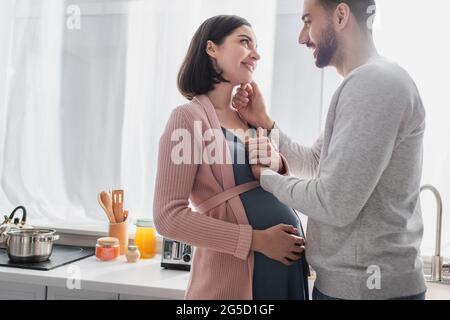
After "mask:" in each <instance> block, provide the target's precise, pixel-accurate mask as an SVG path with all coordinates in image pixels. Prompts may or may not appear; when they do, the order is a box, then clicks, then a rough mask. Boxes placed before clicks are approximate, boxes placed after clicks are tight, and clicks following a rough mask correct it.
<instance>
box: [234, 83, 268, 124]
mask: <svg viewBox="0 0 450 320" xmlns="http://www.w3.org/2000/svg"><path fill="white" fill-rule="evenodd" d="M232 103H233V107H234V108H235V109H236V110H237V111H238V113H239V115H240V116H241V118H242V119H244V120H245V121H247V122H248V123H249V124H251V125H252V126H253V127H255V128H258V127H261V128H264V129H267V130H270V129H273V126H274V121H273V120H272V119H271V118H270V117H269V115H268V114H267V108H266V104H265V102H264V98H263V96H262V94H261V91H260V90H259V87H258V85H257V84H256V83H255V82H252V83H249V84H242V85H241V87H240V88H238V89H237V92H236V94H235V95H234V97H233V101H232Z"/></svg>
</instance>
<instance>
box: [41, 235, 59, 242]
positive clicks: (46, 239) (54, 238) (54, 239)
mask: <svg viewBox="0 0 450 320" xmlns="http://www.w3.org/2000/svg"><path fill="white" fill-rule="evenodd" d="M56 240H59V234H54V235H51V236H48V237H45V238H41V240H40V241H42V242H44V241H56Z"/></svg>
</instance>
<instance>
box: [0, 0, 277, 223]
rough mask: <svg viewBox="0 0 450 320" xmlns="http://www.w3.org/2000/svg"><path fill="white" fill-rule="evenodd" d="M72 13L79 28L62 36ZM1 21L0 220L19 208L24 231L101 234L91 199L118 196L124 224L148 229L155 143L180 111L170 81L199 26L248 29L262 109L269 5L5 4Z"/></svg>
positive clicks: (269, 48)
mask: <svg viewBox="0 0 450 320" xmlns="http://www.w3.org/2000/svg"><path fill="white" fill-rule="evenodd" d="M73 8H75V9H78V10H79V12H80V13H81V15H80V17H79V18H80V20H79V28H76V27H75V28H70V27H69V26H68V25H69V22H70V19H72V18H73V14H74V12H76V10H75V11H73V10H72V9H73ZM0 10H1V12H0V15H1V16H0V24H1V31H0V32H1V33H0V37H1V38H0V85H1V86H0V99H1V100H0V114H1V121H2V125H1V131H0V154H1V155H2V157H0V181H1V185H0V209H1V210H2V214H7V213H9V212H10V211H11V210H12V209H13V208H14V207H15V206H17V205H24V206H25V207H26V208H27V209H28V211H29V218H30V222H31V223H33V224H39V225H52V226H67V227H70V226H76V225H88V224H90V225H94V224H104V223H106V217H105V216H104V214H103V213H102V212H101V210H100V208H99V205H98V204H97V200H96V196H97V193H98V192H99V191H100V190H108V189H113V188H123V189H125V207H126V208H127V209H128V210H129V211H130V216H131V217H134V218H136V217H151V216H152V211H151V210H152V201H153V199H152V198H153V188H154V187H155V186H154V178H155V174H156V159H157V145H158V140H159V137H160V135H161V133H162V131H163V129H164V125H165V122H166V120H167V118H168V116H169V115H170V112H171V111H172V109H174V108H175V107H176V106H178V105H180V104H181V103H184V99H183V98H182V97H181V95H180V94H179V93H178V91H177V88H176V75H177V71H178V68H179V66H180V65H181V62H182V59H183V57H184V55H185V53H186V51H187V48H188V45H189V42H190V40H191V38H192V36H193V34H194V32H195V30H196V28H197V27H198V26H199V25H200V24H201V23H202V22H203V21H204V20H205V19H206V18H208V17H211V16H213V15H217V14H237V15H240V16H243V17H245V18H247V19H248V20H249V21H250V23H252V24H253V26H254V29H255V32H256V35H257V38H258V44H259V48H260V52H261V54H262V61H261V63H260V65H259V69H258V71H257V73H256V74H255V78H256V80H258V81H259V82H260V83H261V85H262V87H263V90H264V91H265V92H267V94H268V98H270V93H271V87H272V68H273V45H274V38H275V21H276V1H275V0H266V1H261V0H246V1H239V0H227V1H219V0H189V1H186V0H169V1H165V0H133V1H131V0H130V1H126V0H114V1H113V0H108V1H107V0H77V1H73V0H70V1H69V0H68V1H62V0H61V1H60V0H2V1H1V2H0ZM75 25H76V23H75ZM156 187H157V186H156Z"/></svg>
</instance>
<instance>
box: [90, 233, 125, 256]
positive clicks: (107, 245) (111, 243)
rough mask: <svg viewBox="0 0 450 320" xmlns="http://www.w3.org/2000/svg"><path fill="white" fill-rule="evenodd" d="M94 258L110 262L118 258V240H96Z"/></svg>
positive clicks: (108, 238) (107, 238)
mask: <svg viewBox="0 0 450 320" xmlns="http://www.w3.org/2000/svg"><path fill="white" fill-rule="evenodd" d="M95 256H96V257H97V259H99V260H101V261H110V260H114V259H117V258H118V257H119V256H120V244H119V239H117V238H112V237H106V238H100V239H98V240H97V245H96V246H95Z"/></svg>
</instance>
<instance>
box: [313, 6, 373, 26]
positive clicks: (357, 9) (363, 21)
mask: <svg viewBox="0 0 450 320" xmlns="http://www.w3.org/2000/svg"><path fill="white" fill-rule="evenodd" d="M317 3H319V4H320V5H322V6H324V7H325V8H326V9H328V10H334V9H336V7H337V6H338V5H339V4H341V3H345V4H347V5H348V6H349V8H350V11H351V12H352V13H353V15H354V16H355V18H356V20H357V21H358V24H359V25H360V26H361V27H364V28H369V29H370V28H371V26H370V25H369V24H368V20H369V19H370V17H372V16H373V15H374V14H375V8H376V7H375V6H376V4H375V0H317Z"/></svg>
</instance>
